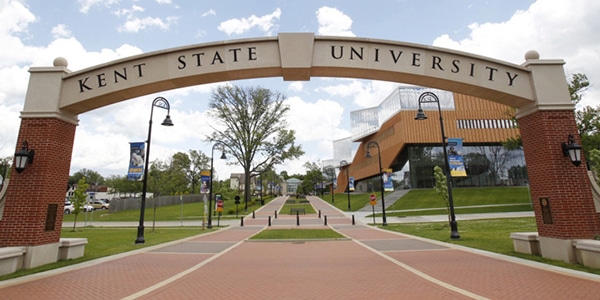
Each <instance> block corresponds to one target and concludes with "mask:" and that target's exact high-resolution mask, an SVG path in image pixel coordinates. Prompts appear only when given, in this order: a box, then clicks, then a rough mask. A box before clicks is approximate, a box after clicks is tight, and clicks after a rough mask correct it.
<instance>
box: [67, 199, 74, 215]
mask: <svg viewBox="0 0 600 300" xmlns="http://www.w3.org/2000/svg"><path fill="white" fill-rule="evenodd" d="M74 210H75V206H73V203H71V201H65V215H68V214H70V213H72V212H73V211H74Z"/></svg>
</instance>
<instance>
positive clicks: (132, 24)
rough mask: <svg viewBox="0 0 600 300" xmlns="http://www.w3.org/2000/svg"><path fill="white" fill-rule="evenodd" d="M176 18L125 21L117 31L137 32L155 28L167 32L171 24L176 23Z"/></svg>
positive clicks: (147, 18) (148, 18)
mask: <svg viewBox="0 0 600 300" xmlns="http://www.w3.org/2000/svg"><path fill="white" fill-rule="evenodd" d="M177 19H178V18H177V17H167V19H166V20H163V19H161V18H153V17H146V18H141V19H140V18H132V19H130V20H127V21H126V22H125V23H124V24H123V25H121V26H119V28H118V30H119V31H120V32H133V33H136V32H139V31H140V30H144V29H146V28H150V27H157V28H159V29H162V30H165V31H166V30H168V29H169V27H171V24H173V23H175V22H176V21H177Z"/></svg>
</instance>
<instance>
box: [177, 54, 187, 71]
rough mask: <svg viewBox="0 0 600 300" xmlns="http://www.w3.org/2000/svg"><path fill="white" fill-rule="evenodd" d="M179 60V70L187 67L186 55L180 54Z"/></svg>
mask: <svg viewBox="0 0 600 300" xmlns="http://www.w3.org/2000/svg"><path fill="white" fill-rule="evenodd" d="M177 61H178V62H179V66H178V67H177V69H179V70H183V69H185V66H186V63H185V55H180V56H179V57H178V58H177Z"/></svg>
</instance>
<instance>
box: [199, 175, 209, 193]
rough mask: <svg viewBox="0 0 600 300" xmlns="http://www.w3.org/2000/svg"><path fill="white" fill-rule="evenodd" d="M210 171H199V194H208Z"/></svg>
mask: <svg viewBox="0 0 600 300" xmlns="http://www.w3.org/2000/svg"><path fill="white" fill-rule="evenodd" d="M210 175H211V174H210V171H208V170H204V171H200V194H208V192H209V191H210Z"/></svg>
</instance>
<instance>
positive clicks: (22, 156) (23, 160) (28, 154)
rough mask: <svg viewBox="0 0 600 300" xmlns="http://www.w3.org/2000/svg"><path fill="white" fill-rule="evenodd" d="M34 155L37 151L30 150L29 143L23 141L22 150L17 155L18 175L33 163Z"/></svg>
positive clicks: (16, 167)
mask: <svg viewBox="0 0 600 300" xmlns="http://www.w3.org/2000/svg"><path fill="white" fill-rule="evenodd" d="M34 154H35V151H34V150H33V149H32V150H29V144H28V143H27V141H23V146H22V147H21V150H19V151H17V152H16V153H15V170H16V171H17V173H21V172H23V170H25V167H26V166H27V164H28V163H29V164H30V163H33V156H34Z"/></svg>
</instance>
